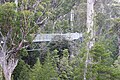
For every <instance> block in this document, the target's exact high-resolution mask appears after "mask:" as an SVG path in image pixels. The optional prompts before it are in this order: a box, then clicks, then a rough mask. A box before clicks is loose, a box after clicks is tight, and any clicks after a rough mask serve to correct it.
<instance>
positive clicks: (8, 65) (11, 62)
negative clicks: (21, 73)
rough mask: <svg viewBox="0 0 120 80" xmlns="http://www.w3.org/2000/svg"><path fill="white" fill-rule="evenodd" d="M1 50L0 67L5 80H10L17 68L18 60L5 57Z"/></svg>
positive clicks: (12, 57)
mask: <svg viewBox="0 0 120 80" xmlns="http://www.w3.org/2000/svg"><path fill="white" fill-rule="evenodd" d="M3 51H4V49H3V50H1V51H0V55H1V56H0V66H1V68H2V70H3V73H4V77H5V80H11V75H12V73H13V71H14V69H15V67H16V66H17V63H18V59H17V58H15V57H14V56H11V57H9V58H7V56H6V51H5V52H3Z"/></svg>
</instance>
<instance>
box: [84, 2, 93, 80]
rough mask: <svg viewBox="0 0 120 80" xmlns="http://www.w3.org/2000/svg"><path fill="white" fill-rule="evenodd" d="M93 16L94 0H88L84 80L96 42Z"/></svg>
mask: <svg viewBox="0 0 120 80" xmlns="http://www.w3.org/2000/svg"><path fill="white" fill-rule="evenodd" d="M93 18H94V0H87V24H86V26H87V29H88V30H87V34H88V40H89V41H88V42H87V52H86V61H85V69H84V75H83V76H84V80H86V76H87V72H88V61H89V50H90V49H91V48H92V46H93V44H94V38H93V36H94V30H93Z"/></svg>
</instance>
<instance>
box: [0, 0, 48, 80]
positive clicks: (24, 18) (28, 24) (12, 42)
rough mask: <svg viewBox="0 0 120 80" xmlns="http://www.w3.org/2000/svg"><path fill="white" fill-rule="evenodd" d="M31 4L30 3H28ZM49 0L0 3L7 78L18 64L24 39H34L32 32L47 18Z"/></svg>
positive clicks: (0, 52)
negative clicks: (16, 3)
mask: <svg viewBox="0 0 120 80" xmlns="http://www.w3.org/2000/svg"><path fill="white" fill-rule="evenodd" d="M28 4H29V5H28ZM48 4H49V0H45V1H26V0H21V1H19V2H18V7H17V11H16V5H15V3H12V2H11V3H10V2H5V3H3V4H1V5H0V65H1V67H2V70H3V73H4V77H5V79H6V80H11V75H12V73H13V71H14V69H15V67H16V66H17V63H18V60H19V55H20V50H22V49H23V48H25V45H24V40H27V41H28V42H31V41H32V38H31V37H32V36H31V35H30V34H33V33H36V32H37V29H38V26H39V25H40V24H42V23H43V22H44V20H45V19H47V15H48V14H47V9H45V8H47V6H48Z"/></svg>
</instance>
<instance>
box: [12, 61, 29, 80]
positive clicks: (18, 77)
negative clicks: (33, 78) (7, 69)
mask: <svg viewBox="0 0 120 80" xmlns="http://www.w3.org/2000/svg"><path fill="white" fill-rule="evenodd" d="M13 75H14V76H13V79H14V80H30V79H29V78H30V67H29V65H27V64H26V63H25V62H24V61H23V60H20V61H19V63H18V65H17V67H16V68H15V71H14V72H13Z"/></svg>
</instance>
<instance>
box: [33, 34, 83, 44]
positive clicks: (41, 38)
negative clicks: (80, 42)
mask: <svg viewBox="0 0 120 80" xmlns="http://www.w3.org/2000/svg"><path fill="white" fill-rule="evenodd" d="M57 36H58V37H63V38H65V39H66V40H69V41H72V40H75V39H79V38H81V37H82V33H66V34H59V33H52V34H38V35H37V36H36V37H35V39H34V40H33V42H43V41H44V42H45V41H52V40H56V41H57V39H54V38H55V37H57Z"/></svg>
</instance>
